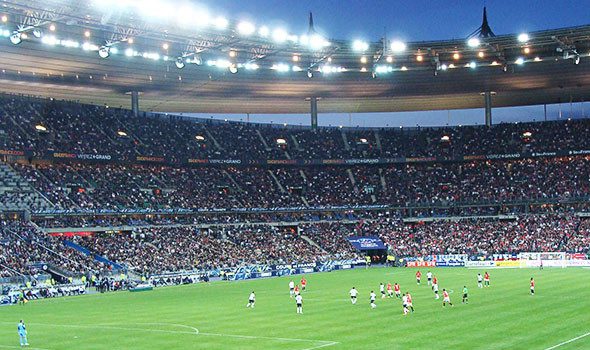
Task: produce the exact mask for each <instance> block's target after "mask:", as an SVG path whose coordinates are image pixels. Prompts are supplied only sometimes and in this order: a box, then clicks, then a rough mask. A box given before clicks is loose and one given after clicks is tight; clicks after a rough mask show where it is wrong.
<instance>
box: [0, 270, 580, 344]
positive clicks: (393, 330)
mask: <svg viewBox="0 0 590 350" xmlns="http://www.w3.org/2000/svg"><path fill="white" fill-rule="evenodd" d="M415 271H416V270H414V269H400V268H397V269H394V268H373V269H369V270H364V269H355V270H349V271H341V272H331V273H322V274H311V275H308V276H307V279H308V291H306V292H304V293H303V297H304V314H303V315H297V314H296V313H295V303H294V301H293V300H292V299H290V298H289V292H288V281H289V278H271V279H263V280H250V281H241V282H216V283H212V284H198V285H188V286H178V287H167V288H159V289H156V290H154V291H152V292H143V293H129V292H118V293H110V294H102V295H101V294H95V295H86V296H79V297H68V298H57V299H50V300H40V301H33V302H30V303H28V304H26V305H25V306H9V307H0V348H6V349H10V348H18V347H19V346H18V336H17V333H16V324H17V322H18V321H19V320H20V319H21V318H22V319H24V320H25V322H26V323H27V328H28V331H29V343H30V344H31V346H30V349H49V350H56V349H256V350H262V349H282V350H312V349H327V350H332V349H334V350H337V349H418V348H419V349H542V350H543V349H552V347H553V346H556V345H558V344H560V343H563V342H566V341H568V340H571V339H574V338H576V337H578V336H582V335H584V334H588V332H590V269H577V268H568V269H545V270H544V271H538V270H528V269H511V270H491V271H490V274H491V284H492V286H491V287H490V288H485V289H478V288H477V283H476V274H477V272H478V271H479V270H468V269H464V268H447V269H432V271H433V272H434V273H435V274H436V275H437V276H438V278H439V286H440V290H441V292H442V288H446V289H447V290H453V291H454V293H452V294H451V301H452V302H453V303H454V304H455V306H454V307H453V308H450V307H447V308H443V307H442V303H441V302H442V298H441V299H440V300H438V301H435V300H434V297H433V293H432V292H431V290H430V287H428V286H426V285H425V283H424V282H425V281H423V285H422V286H416V283H415V280H414V273H415ZM422 271H423V278H424V277H425V276H424V275H425V272H426V270H422ZM481 272H482V274H483V271H481ZM531 276H534V277H535V280H536V283H537V295H535V296H534V297H531V296H530V295H529V279H530V277H531ZM299 279H300V276H294V280H295V281H296V282H298V281H299ZM424 280H425V278H424ZM388 281H390V282H391V283H394V282H398V283H400V285H401V287H402V292H405V291H410V293H412V296H413V301H414V307H415V309H416V312H415V313H414V314H411V315H408V316H403V315H402V308H401V302H399V301H398V300H394V299H385V300H381V299H380V298H378V300H377V305H378V306H377V308H376V309H371V308H370V306H369V292H370V290H371V289H373V290H375V292H376V293H377V294H379V291H378V290H379V282H384V283H387V282H388ZM465 284H466V285H467V287H468V288H469V290H470V300H469V304H462V303H461V289H462V288H463V285H465ZM352 286H355V287H356V288H357V289H358V290H359V292H360V294H359V297H360V298H359V301H358V303H357V304H356V305H351V303H350V301H349V297H348V290H349V289H350V288H351V287H352ZM252 290H254V291H255V292H256V296H257V302H256V308H255V309H246V303H247V299H248V294H249V293H250V291H252ZM555 349H560V350H566V349H590V335H588V336H584V337H581V338H579V339H577V340H574V341H571V342H569V343H567V344H563V345H560V346H558V347H556V348H555Z"/></svg>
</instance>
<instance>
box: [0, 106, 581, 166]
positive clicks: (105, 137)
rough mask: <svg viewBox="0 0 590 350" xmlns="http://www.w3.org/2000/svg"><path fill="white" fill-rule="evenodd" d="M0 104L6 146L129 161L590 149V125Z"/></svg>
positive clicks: (1, 141)
mask: <svg viewBox="0 0 590 350" xmlns="http://www.w3.org/2000/svg"><path fill="white" fill-rule="evenodd" d="M0 105H1V106H2V107H0V113H2V114H3V118H2V121H1V123H0V130H1V132H0V134H2V135H4V136H3V137H2V138H0V147H2V148H5V149H11V150H23V151H24V150H30V151H35V152H47V151H48V150H55V151H58V152H71V153H84V154H109V155H116V156H119V157H122V158H126V159H134V158H135V157H136V156H138V155H142V156H152V157H165V158H167V159H169V160H172V161H186V159H189V158H193V159H194V158H200V159H205V158H209V159H236V158H239V159H341V158H367V157H371V158H376V157H382V158H391V157H436V156H442V157H459V156H464V155H484V154H513V153H520V152H523V151H527V150H528V151H531V152H554V151H560V150H567V149H582V150H585V149H589V148H590V121H588V120H561V121H552V122H532V123H510V124H499V125H495V126H493V127H491V128H488V127H485V126H457V127H444V128H413V129H404V128H401V129H400V128H380V129H377V128H375V129H361V128H320V129H319V130H317V131H314V130H311V129H309V128H295V127H286V126H285V127H283V126H279V125H256V124H249V123H237V122H225V123H224V122H214V121H212V120H198V121H197V120H191V119H190V118H185V117H180V116H169V115H161V116H143V115H142V116H139V117H134V116H133V114H132V113H131V111H129V110H123V109H117V108H108V107H106V106H105V107H100V106H92V105H83V104H78V103H74V102H67V101H56V100H53V99H49V100H43V99H34V98H24V97H16V96H9V95H2V96H0ZM39 127H42V128H39ZM279 140H280V141H279Z"/></svg>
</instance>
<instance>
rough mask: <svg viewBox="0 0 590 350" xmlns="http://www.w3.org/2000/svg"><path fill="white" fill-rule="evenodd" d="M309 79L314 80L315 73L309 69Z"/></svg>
mask: <svg viewBox="0 0 590 350" xmlns="http://www.w3.org/2000/svg"><path fill="white" fill-rule="evenodd" d="M307 77H308V78H309V79H311V78H313V71H312V70H311V69H308V70H307Z"/></svg>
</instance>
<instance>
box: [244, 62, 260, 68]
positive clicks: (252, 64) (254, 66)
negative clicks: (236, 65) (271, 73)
mask: <svg viewBox="0 0 590 350" xmlns="http://www.w3.org/2000/svg"><path fill="white" fill-rule="evenodd" d="M244 68H246V70H257V69H258V68H260V66H259V65H257V64H256V63H252V62H249V63H246V64H245V65H244Z"/></svg>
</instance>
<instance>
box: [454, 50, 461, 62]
mask: <svg viewBox="0 0 590 350" xmlns="http://www.w3.org/2000/svg"><path fill="white" fill-rule="evenodd" d="M459 58H461V55H460V54H459V53H458V52H455V53H454V54H453V59H454V60H458V59H459Z"/></svg>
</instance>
